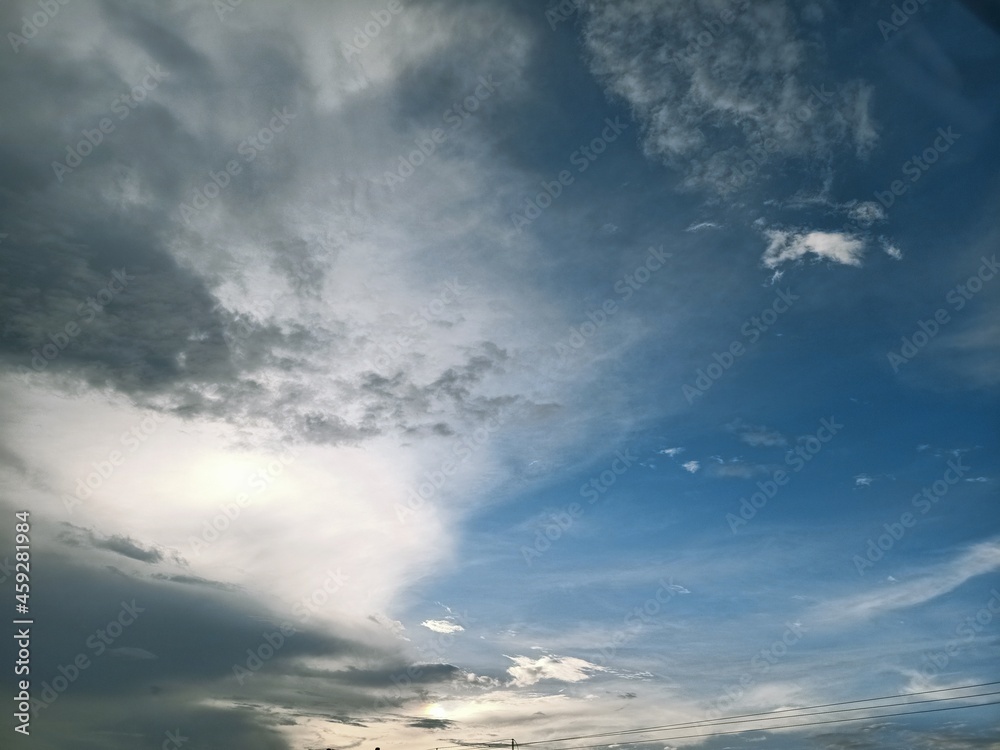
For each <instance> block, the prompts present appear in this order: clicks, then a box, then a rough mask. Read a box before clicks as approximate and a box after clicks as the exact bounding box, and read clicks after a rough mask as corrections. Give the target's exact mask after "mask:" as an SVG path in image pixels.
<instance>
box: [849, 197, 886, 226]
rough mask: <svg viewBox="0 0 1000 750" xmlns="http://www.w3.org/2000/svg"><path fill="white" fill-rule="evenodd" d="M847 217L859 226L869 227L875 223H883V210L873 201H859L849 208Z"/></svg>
mask: <svg viewBox="0 0 1000 750" xmlns="http://www.w3.org/2000/svg"><path fill="white" fill-rule="evenodd" d="M848 216H850V217H851V218H852V219H854V220H855V221H856V222H858V223H859V224H862V225H864V226H871V225H872V224H874V223H876V222H879V221H885V209H884V208H882V205H881V204H879V203H876V202H875V201H861V202H860V203H855V204H854V205H853V206H851V208H850V210H849V211H848Z"/></svg>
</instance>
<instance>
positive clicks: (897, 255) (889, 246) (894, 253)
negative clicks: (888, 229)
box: [879, 237, 903, 260]
mask: <svg viewBox="0 0 1000 750" xmlns="http://www.w3.org/2000/svg"><path fill="white" fill-rule="evenodd" d="M879 242H880V243H881V244H882V250H883V251H884V252H885V254H886V255H888V256H889V257H890V258H892V259H893V260H902V259H903V251H902V250H900V249H899V247H898V246H897V245H895V244H893V243H892V242H890V241H889V240H888V239H887V238H885V237H880V238H879Z"/></svg>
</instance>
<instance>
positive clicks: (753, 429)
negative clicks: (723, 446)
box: [726, 419, 788, 448]
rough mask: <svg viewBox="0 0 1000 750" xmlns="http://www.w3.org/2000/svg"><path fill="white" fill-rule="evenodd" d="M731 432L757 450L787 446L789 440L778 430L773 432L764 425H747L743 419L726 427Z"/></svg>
mask: <svg viewBox="0 0 1000 750" xmlns="http://www.w3.org/2000/svg"><path fill="white" fill-rule="evenodd" d="M726 427H727V429H728V430H729V431H730V432H733V433H735V434H736V435H738V436H739V439H740V440H742V441H743V442H744V443H746V444H747V445H752V446H753V447H755V448H759V447H762V446H763V447H773V446H776V445H787V444H788V440H787V439H786V438H785V436H784V435H782V434H781V433H780V432H778V431H777V430H772V429H769V428H767V427H764V426H763V425H752V424H747V423H746V422H744V421H743V420H741V419H737V420H735V421H733V422H731V423H730V424H728V425H726Z"/></svg>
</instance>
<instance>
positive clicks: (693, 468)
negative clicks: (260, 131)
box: [681, 461, 701, 474]
mask: <svg viewBox="0 0 1000 750" xmlns="http://www.w3.org/2000/svg"><path fill="white" fill-rule="evenodd" d="M681 466H683V467H684V468H685V469H687V470H688V471H690V472H691V473H692V474H696V473H697V472H698V469H700V468H701V464H700V463H698V462H697V461H688V462H687V463H684V464H681Z"/></svg>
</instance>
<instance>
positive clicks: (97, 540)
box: [58, 523, 164, 563]
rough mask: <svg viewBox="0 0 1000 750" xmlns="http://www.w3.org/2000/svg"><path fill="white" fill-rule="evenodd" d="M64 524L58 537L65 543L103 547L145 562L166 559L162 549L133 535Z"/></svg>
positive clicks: (156, 561) (77, 545)
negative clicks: (142, 543)
mask: <svg viewBox="0 0 1000 750" xmlns="http://www.w3.org/2000/svg"><path fill="white" fill-rule="evenodd" d="M63 525H64V526H65V527H66V530H65V531H63V532H61V533H60V534H59V537H58V538H59V540H60V541H61V542H63V543H64V544H68V545H71V546H75V547H91V548H93V549H103V550H107V551H109V552H114V553H115V554H118V555H122V556H123V557H128V558H131V559H132V560H138V561H139V562H144V563H158V562H160V561H162V560H163V559H164V555H163V552H162V551H160V550H159V549H155V548H153V547H144V546H143V545H141V544H139V543H138V542H136V541H135V540H134V539H132V538H131V537H128V536H124V535H122V534H112V535H111V536H104V535H103V534H99V533H95V532H94V531H92V530H90V529H85V528H82V527H80V526H74V525H73V524H70V523H64V524H63Z"/></svg>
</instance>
